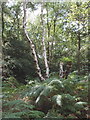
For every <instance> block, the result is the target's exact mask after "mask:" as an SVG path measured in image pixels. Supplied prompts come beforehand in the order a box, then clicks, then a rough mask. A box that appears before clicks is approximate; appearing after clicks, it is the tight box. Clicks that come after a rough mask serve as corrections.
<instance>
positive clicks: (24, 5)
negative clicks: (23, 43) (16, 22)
mask: <svg viewBox="0 0 90 120" xmlns="http://www.w3.org/2000/svg"><path fill="white" fill-rule="evenodd" d="M26 4H27V3H26V1H25V2H24V3H23V11H24V17H23V28H24V33H25V36H26V38H27V40H28V41H29V43H30V47H31V50H32V54H33V57H34V61H35V65H36V69H37V74H38V76H39V78H40V80H41V81H43V80H45V79H44V77H43V76H42V74H41V69H40V67H39V62H38V58H37V54H36V51H35V46H34V44H33V42H32V40H31V39H30V37H29V35H28V32H27V30H26Z"/></svg>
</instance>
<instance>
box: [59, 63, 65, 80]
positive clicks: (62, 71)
mask: <svg viewBox="0 0 90 120" xmlns="http://www.w3.org/2000/svg"><path fill="white" fill-rule="evenodd" d="M59 65H60V66H59V76H60V78H63V76H64V74H63V73H64V70H63V63H62V62H60V64H59Z"/></svg>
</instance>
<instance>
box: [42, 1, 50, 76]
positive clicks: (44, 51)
mask: <svg viewBox="0 0 90 120" xmlns="http://www.w3.org/2000/svg"><path fill="white" fill-rule="evenodd" d="M43 9H44V2H42V4H41V23H42V46H43V56H44V63H45V68H46V78H49V66H48V60H47V51H46V46H45V24H44V16H43Z"/></svg>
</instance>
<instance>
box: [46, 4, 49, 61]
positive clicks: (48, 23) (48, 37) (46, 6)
mask: <svg viewBox="0 0 90 120" xmlns="http://www.w3.org/2000/svg"><path fill="white" fill-rule="evenodd" d="M46 10H47V32H48V40H49V37H50V26H49V21H48V5H47V6H46ZM47 53H48V58H47V59H48V61H49V63H50V43H49V41H48V49H47Z"/></svg>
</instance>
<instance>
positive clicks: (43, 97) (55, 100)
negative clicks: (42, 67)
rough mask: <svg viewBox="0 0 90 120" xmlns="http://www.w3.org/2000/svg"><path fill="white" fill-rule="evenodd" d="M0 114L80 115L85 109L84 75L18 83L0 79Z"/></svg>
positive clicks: (18, 116) (6, 115) (84, 113)
mask: <svg viewBox="0 0 90 120" xmlns="http://www.w3.org/2000/svg"><path fill="white" fill-rule="evenodd" d="M2 91H3V104H2V108H3V114H2V116H3V118H28V119H29V118H80V117H81V118H83V117H87V110H88V102H87V101H88V76H82V77H81V76H76V75H74V73H72V74H71V75H69V77H68V79H58V78H55V77H53V78H50V79H47V80H46V81H44V82H38V81H37V80H30V81H28V84H27V85H23V84H19V83H18V82H17V81H16V79H15V78H13V77H10V78H8V79H7V80H6V81H3V86H2Z"/></svg>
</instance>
